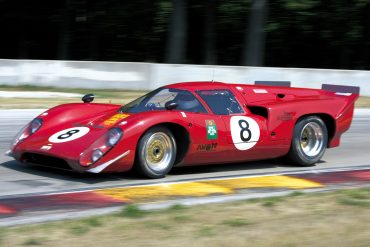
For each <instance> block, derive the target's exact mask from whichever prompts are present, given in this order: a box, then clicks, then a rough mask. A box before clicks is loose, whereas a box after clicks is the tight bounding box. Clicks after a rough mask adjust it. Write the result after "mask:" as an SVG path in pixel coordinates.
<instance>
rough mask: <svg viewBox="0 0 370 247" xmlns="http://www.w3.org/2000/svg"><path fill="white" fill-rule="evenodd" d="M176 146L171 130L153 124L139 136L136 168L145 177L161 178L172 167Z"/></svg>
mask: <svg viewBox="0 0 370 247" xmlns="http://www.w3.org/2000/svg"><path fill="white" fill-rule="evenodd" d="M176 152H177V146H176V141H175V138H174V136H173V134H172V132H171V131H170V130H169V129H168V128H167V127H165V126H155V127H152V128H150V129H149V130H147V131H146V132H145V134H144V135H143V136H142V137H141V138H140V140H139V143H138V146H137V152H136V155H137V156H136V161H137V162H136V164H135V167H136V170H137V171H138V172H139V173H140V174H141V175H143V176H145V177H147V178H162V177H164V176H166V174H167V173H168V172H169V171H170V170H171V169H172V167H173V165H174V163H175V160H176Z"/></svg>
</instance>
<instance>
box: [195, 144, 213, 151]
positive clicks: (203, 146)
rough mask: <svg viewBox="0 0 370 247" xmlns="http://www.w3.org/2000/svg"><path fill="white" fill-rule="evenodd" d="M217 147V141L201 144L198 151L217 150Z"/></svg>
mask: <svg viewBox="0 0 370 247" xmlns="http://www.w3.org/2000/svg"><path fill="white" fill-rule="evenodd" d="M216 148H217V143H208V144H199V145H198V147H197V151H207V152H209V151H215V149H216Z"/></svg>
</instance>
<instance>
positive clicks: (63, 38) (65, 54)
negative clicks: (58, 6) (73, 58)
mask: <svg viewBox="0 0 370 247" xmlns="http://www.w3.org/2000/svg"><path fill="white" fill-rule="evenodd" d="M71 11H72V7H71V1H70V0H65V1H64V7H63V10H62V11H61V20H60V25H59V38H58V51H57V58H58V59H59V60H68V59H69V58H70V56H69V45H70V39H71V37H70V35H71V33H70V26H71V18H72V14H71Z"/></svg>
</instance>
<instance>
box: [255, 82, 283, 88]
mask: <svg viewBox="0 0 370 247" xmlns="http://www.w3.org/2000/svg"><path fill="white" fill-rule="evenodd" d="M254 85H261V86H275V87H290V81H255V82H254Z"/></svg>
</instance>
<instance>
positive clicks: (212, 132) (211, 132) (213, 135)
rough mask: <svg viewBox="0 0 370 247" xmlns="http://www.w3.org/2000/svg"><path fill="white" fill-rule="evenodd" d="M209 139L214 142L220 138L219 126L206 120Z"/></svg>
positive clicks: (212, 121)
mask: <svg viewBox="0 0 370 247" xmlns="http://www.w3.org/2000/svg"><path fill="white" fill-rule="evenodd" d="M206 129H207V139H208V140H214V139H217V138H218V133H217V126H216V123H215V121H214V120H206Z"/></svg>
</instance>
